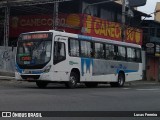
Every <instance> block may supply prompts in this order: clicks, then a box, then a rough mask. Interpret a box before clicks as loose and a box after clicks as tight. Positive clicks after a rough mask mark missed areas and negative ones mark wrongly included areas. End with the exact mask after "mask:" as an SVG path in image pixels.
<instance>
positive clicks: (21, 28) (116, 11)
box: [0, 0, 147, 69]
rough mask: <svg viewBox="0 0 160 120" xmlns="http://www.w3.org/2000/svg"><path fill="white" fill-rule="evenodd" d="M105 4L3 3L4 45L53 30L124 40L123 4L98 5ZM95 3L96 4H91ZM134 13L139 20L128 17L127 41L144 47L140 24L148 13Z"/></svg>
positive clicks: (70, 0) (85, 0)
mask: <svg viewBox="0 0 160 120" xmlns="http://www.w3.org/2000/svg"><path fill="white" fill-rule="evenodd" d="M101 2H104V0H45V1H44V0H38V1H36V0H23V1H21V0H14V1H6V0H2V1H0V46H5V47H8V46H12V45H14V46H15V47H16V45H17V44H16V42H17V39H18V36H19V35H20V34H21V33H23V32H30V31H41V30H43V31H44V30H51V29H57V30H63V31H66V32H71V33H76V34H83V35H89V36H95V37H101V38H107V39H111V40H117V41H122V36H121V35H122V31H121V29H122V25H121V23H122V5H121V4H119V3H116V2H106V3H103V4H98V3H101ZM93 3H96V5H91V4H93ZM127 11H128V8H126V12H127ZM133 12H134V14H135V17H127V16H126V26H125V33H126V36H125V42H131V43H135V44H140V45H142V41H143V40H142V39H143V31H142V29H141V28H140V27H139V23H140V22H141V17H142V16H146V15H147V14H145V13H142V12H140V11H137V10H133ZM5 49H6V48H5ZM4 53H5V52H3V53H2V54H4ZM1 56H3V55H1ZM10 61H11V59H10ZM6 64H8V63H6ZM1 65H2V67H1V68H0V69H6V68H5V67H3V65H4V63H2V64H0V66H1Z"/></svg>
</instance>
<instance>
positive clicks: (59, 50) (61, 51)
mask: <svg viewBox="0 0 160 120" xmlns="http://www.w3.org/2000/svg"><path fill="white" fill-rule="evenodd" d="M65 59H66V53H65V44H64V43H62V42H55V43H54V64H57V63H59V62H61V61H64V60H65Z"/></svg>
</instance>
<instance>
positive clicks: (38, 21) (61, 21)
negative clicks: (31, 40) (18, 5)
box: [10, 14, 80, 37]
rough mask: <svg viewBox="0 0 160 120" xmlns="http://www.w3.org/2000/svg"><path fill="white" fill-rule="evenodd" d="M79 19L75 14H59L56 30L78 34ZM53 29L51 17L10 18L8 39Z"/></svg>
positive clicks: (26, 16) (27, 16) (28, 16)
mask: <svg viewBox="0 0 160 120" xmlns="http://www.w3.org/2000/svg"><path fill="white" fill-rule="evenodd" d="M78 27H80V18H79V15H77V14H60V15H59V18H58V29H61V30H64V31H66V32H71V33H77V34H78V33H79V30H78ZM52 29H53V16H52V15H24V16H12V17H11V18H10V37H18V36H19V34H21V33H23V32H31V31H46V30H52Z"/></svg>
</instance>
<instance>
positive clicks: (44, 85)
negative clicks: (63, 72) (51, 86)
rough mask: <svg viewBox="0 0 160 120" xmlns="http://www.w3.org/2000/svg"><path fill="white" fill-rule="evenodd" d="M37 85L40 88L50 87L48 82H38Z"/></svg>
mask: <svg viewBox="0 0 160 120" xmlns="http://www.w3.org/2000/svg"><path fill="white" fill-rule="evenodd" d="M36 85H37V86H38V87H39V88H46V87H47V85H48V82H45V81H37V82H36Z"/></svg>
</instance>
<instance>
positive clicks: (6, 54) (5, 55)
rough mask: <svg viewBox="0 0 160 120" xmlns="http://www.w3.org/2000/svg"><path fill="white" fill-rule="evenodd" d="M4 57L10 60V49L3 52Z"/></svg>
mask: <svg viewBox="0 0 160 120" xmlns="http://www.w3.org/2000/svg"><path fill="white" fill-rule="evenodd" d="M2 59H3V60H4V61H9V60H10V55H9V52H8V51H4V52H3V53H2Z"/></svg>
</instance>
